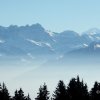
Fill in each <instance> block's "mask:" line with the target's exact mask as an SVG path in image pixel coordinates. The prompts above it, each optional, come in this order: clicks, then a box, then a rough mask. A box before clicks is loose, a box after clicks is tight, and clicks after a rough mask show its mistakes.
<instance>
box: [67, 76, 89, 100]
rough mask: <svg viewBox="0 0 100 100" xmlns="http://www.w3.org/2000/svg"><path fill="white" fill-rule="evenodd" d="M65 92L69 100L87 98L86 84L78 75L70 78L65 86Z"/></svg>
mask: <svg viewBox="0 0 100 100" xmlns="http://www.w3.org/2000/svg"><path fill="white" fill-rule="evenodd" d="M67 92H68V95H69V98H70V99H69V100H88V99H89V95H88V89H87V85H86V84H84V82H83V80H82V81H80V78H79V76H77V78H76V79H75V78H72V79H71V80H70V82H69V85H68V87H67Z"/></svg>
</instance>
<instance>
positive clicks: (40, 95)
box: [35, 83, 49, 100]
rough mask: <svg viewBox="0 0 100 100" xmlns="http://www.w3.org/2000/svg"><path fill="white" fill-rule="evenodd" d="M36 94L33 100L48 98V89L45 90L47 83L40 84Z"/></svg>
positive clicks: (47, 99)
mask: <svg viewBox="0 0 100 100" xmlns="http://www.w3.org/2000/svg"><path fill="white" fill-rule="evenodd" d="M37 94H38V95H37V97H36V98H35V100H49V91H48V90H47V85H46V84H45V83H44V85H43V86H40V88H39V92H38V93H37Z"/></svg>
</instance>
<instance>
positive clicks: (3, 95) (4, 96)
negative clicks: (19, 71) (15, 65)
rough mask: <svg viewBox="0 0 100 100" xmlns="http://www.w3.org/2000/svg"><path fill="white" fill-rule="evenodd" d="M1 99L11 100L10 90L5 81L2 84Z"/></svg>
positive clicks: (0, 88)
mask: <svg viewBox="0 0 100 100" xmlns="http://www.w3.org/2000/svg"><path fill="white" fill-rule="evenodd" d="M0 100H10V96H9V92H8V89H7V87H6V85H5V83H3V84H2V85H1V84H0Z"/></svg>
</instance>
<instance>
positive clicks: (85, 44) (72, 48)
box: [0, 24, 100, 58]
mask: <svg viewBox="0 0 100 100" xmlns="http://www.w3.org/2000/svg"><path fill="white" fill-rule="evenodd" d="M99 41H100V30H99V29H96V28H94V29H90V30H88V31H86V32H83V34H82V35H79V34H78V33H76V32H74V31H71V30H67V31H64V32H61V33H56V32H51V31H47V30H45V29H44V28H43V27H42V26H41V25H40V24H33V25H26V26H17V25H11V26H9V27H3V26H0V57H2V56H3V55H7V56H31V57H34V56H47V55H50V56H54V57H55V55H56V57H58V58H59V57H62V56H63V55H65V54H67V53H68V52H70V53H72V54H80V53H82V54H83V53H84V54H87V53H90V52H96V53H99V44H97V45H96V43H99ZM94 44H95V46H94V47H95V50H94V49H93V48H92V47H93V45H94ZM96 46H97V47H96ZM92 49H93V50H92ZM90 54H92V53H90Z"/></svg>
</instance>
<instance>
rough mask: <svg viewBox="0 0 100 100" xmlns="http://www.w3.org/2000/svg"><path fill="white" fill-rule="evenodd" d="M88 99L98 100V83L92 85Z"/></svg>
mask: <svg viewBox="0 0 100 100" xmlns="http://www.w3.org/2000/svg"><path fill="white" fill-rule="evenodd" d="M90 98H91V100H100V83H98V82H95V83H94V86H93V88H92V89H91V91H90Z"/></svg>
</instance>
